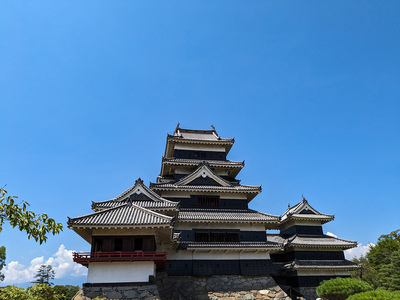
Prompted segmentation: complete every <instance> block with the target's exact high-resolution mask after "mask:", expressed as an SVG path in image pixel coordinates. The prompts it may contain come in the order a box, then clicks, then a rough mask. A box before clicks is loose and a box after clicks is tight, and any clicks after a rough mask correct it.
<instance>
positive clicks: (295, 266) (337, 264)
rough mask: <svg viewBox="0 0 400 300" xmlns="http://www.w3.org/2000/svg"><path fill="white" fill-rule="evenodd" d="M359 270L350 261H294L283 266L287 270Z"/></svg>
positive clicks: (357, 266)
mask: <svg viewBox="0 0 400 300" xmlns="http://www.w3.org/2000/svg"><path fill="white" fill-rule="evenodd" d="M359 268H360V266H359V265H358V264H356V263H354V262H352V261H348V260H294V261H293V262H291V263H289V264H285V265H284V266H283V269H286V270H289V269H290V270H299V269H301V270H304V269H307V270H310V269H311V270H319V269H323V270H351V269H359Z"/></svg>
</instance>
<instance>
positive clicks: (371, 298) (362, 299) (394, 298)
mask: <svg viewBox="0 0 400 300" xmlns="http://www.w3.org/2000/svg"><path fill="white" fill-rule="evenodd" d="M347 300H400V291H397V292H389V291H385V290H375V291H369V292H363V293H359V294H355V295H352V296H350V297H349V298H347Z"/></svg>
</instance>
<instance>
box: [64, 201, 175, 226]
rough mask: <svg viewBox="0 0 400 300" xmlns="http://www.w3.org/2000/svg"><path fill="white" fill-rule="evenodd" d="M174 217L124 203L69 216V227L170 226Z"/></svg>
mask: <svg viewBox="0 0 400 300" xmlns="http://www.w3.org/2000/svg"><path fill="white" fill-rule="evenodd" d="M172 220H173V218H172V217H168V216H165V215H162V214H159V213H156V212H154V211H151V210H148V209H146V208H143V207H140V206H138V205H135V204H125V205H124V204H123V205H120V206H117V207H114V208H109V209H106V210H102V211H98V212H94V213H91V214H88V215H84V216H81V217H76V218H68V222H67V223H68V227H69V228H78V229H79V228H96V227H102V228H115V227H122V228H135V227H170V226H171V223H172Z"/></svg>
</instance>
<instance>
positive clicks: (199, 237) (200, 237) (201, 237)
mask: <svg viewBox="0 0 400 300" xmlns="http://www.w3.org/2000/svg"><path fill="white" fill-rule="evenodd" d="M194 241H195V242H208V233H207V232H196V233H195V234H194Z"/></svg>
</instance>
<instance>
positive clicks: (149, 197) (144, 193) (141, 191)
mask: <svg viewBox="0 0 400 300" xmlns="http://www.w3.org/2000/svg"><path fill="white" fill-rule="evenodd" d="M128 202H130V203H132V204H135V205H137V206H141V207H144V208H151V209H154V210H177V209H178V205H179V204H178V203H177V202H173V201H170V200H167V199H164V198H162V197H161V196H159V195H158V194H157V193H155V192H153V191H152V190H151V189H149V188H148V187H147V186H146V185H145V184H144V183H143V180H142V179H140V178H139V179H138V180H136V181H135V184H134V185H133V186H131V187H130V188H129V189H127V190H126V191H124V192H123V193H121V194H120V195H118V196H117V197H115V198H113V199H110V200H106V201H101V202H92V209H93V210H95V211H97V210H101V209H106V208H110V207H117V206H119V205H121V204H126V203H128Z"/></svg>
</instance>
